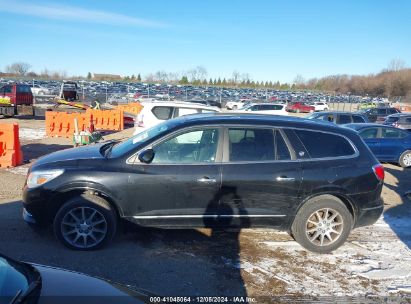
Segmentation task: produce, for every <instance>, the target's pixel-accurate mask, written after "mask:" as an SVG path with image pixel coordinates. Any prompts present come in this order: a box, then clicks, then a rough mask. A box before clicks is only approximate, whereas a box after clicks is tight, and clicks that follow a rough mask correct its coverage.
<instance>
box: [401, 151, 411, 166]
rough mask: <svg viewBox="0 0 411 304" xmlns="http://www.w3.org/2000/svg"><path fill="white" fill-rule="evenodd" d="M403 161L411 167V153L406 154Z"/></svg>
mask: <svg viewBox="0 0 411 304" xmlns="http://www.w3.org/2000/svg"><path fill="white" fill-rule="evenodd" d="M402 162H403V163H404V165H405V166H407V167H410V166H411V153H408V154H405V155H404V157H403V158H402Z"/></svg>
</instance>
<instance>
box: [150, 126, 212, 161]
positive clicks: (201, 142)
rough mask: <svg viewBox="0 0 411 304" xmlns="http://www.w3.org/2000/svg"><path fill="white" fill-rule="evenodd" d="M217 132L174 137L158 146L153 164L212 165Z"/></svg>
mask: <svg viewBox="0 0 411 304" xmlns="http://www.w3.org/2000/svg"><path fill="white" fill-rule="evenodd" d="M217 145H218V130H217V129H205V130H195V131H190V132H186V133H183V134H179V135H176V136H174V137H172V138H170V139H167V140H166V141H164V142H162V143H160V144H158V145H157V146H155V147H154V148H153V150H154V159H153V162H152V163H154V164H184V163H213V162H215V157H216V153H217Z"/></svg>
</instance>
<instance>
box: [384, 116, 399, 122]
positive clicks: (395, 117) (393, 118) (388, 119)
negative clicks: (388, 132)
mask: <svg viewBox="0 0 411 304" xmlns="http://www.w3.org/2000/svg"><path fill="white" fill-rule="evenodd" d="M398 119H399V117H398V116H391V117H387V122H391V123H392V122H396V121H398Z"/></svg>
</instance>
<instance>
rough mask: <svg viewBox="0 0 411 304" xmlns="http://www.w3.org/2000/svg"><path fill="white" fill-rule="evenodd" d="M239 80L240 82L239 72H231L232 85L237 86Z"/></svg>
mask: <svg viewBox="0 0 411 304" xmlns="http://www.w3.org/2000/svg"><path fill="white" fill-rule="evenodd" d="M239 80H240V72H238V71H234V72H233V83H234V85H237V84H238V82H239Z"/></svg>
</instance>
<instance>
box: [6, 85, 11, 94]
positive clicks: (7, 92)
mask: <svg viewBox="0 0 411 304" xmlns="http://www.w3.org/2000/svg"><path fill="white" fill-rule="evenodd" d="M4 93H5V94H10V93H12V87H11V86H5V87H4Z"/></svg>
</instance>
